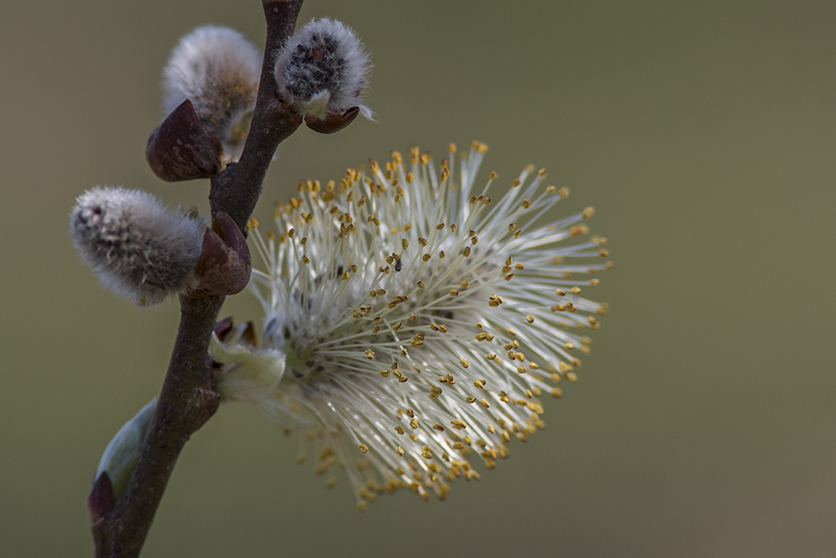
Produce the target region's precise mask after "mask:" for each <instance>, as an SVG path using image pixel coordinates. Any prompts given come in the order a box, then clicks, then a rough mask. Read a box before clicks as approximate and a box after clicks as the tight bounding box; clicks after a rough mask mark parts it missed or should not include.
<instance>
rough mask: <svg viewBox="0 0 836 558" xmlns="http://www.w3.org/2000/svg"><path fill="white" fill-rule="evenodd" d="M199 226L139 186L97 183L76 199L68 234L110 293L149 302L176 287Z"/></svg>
mask: <svg viewBox="0 0 836 558" xmlns="http://www.w3.org/2000/svg"><path fill="white" fill-rule="evenodd" d="M204 224H205V223H203V222H202V221H201V220H199V219H193V218H191V217H189V216H186V215H183V214H182V213H178V212H174V211H169V210H168V209H166V208H165V207H163V205H162V204H161V203H160V202H159V201H158V200H157V198H155V197H154V196H152V195H151V194H148V193H146V192H142V191H141V190H127V189H124V188H113V187H98V188H93V189H92V190H88V191H87V192H85V193H84V194H82V195H81V196H79V197H78V199H77V200H76V206H75V208H73V211H72V213H71V214H70V234H71V235H72V238H73V244H74V245H75V247H76V249H77V250H78V253H79V255H80V256H81V259H82V260H84V262H85V263H87V265H89V266H90V267H91V268H92V270H93V272H94V273H95V274H96V275H97V276H98V277H99V281H100V282H101V283H102V285H103V286H104V287H105V288H107V289H108V290H110V291H112V292H113V293H115V294H116V295H118V296H120V297H122V298H126V299H128V300H130V301H132V302H133V303H134V304H136V305H138V306H151V305H154V304H158V303H160V302H162V301H163V300H164V299H165V298H166V297H167V296H169V295H171V294H174V293H176V292H178V291H179V290H181V289H182V288H183V287H184V286H185V284H186V281H187V279H188V277H189V275H190V274H191V272H192V270H193V269H194V266H195V264H196V263H197V260H198V258H199V257H200V250H201V242H202V236H203V229H204Z"/></svg>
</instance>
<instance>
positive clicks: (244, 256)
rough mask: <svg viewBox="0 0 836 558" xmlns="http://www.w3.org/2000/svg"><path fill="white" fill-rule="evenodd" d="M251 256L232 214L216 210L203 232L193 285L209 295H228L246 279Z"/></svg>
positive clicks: (238, 290)
mask: <svg viewBox="0 0 836 558" xmlns="http://www.w3.org/2000/svg"><path fill="white" fill-rule="evenodd" d="M252 269H253V268H252V258H251V257H250V249H249V247H248V246H247V240H246V239H245V238H244V235H243V234H242V233H241V229H239V228H238V225H236V224H235V221H233V220H232V217H230V216H229V215H227V214H226V213H224V212H223V211H219V212H218V215H217V217H216V218H215V222H214V223H213V224H212V228H211V229H206V232H205V233H204V235H203V244H202V246H201V253H200V259H199V260H198V261H197V265H196V266H195V268H194V278H195V280H196V282H197V286H198V287H199V288H200V289H201V290H202V291H205V292H207V293H210V294H217V295H232V294H238V293H240V292H241V291H243V290H244V288H245V287H246V286H247V283H249V281H250V273H251V272H252Z"/></svg>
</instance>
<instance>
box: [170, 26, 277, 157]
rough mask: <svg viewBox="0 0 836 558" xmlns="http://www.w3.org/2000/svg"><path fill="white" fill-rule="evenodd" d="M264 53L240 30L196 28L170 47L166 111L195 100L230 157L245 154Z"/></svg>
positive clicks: (199, 117)
mask: <svg viewBox="0 0 836 558" xmlns="http://www.w3.org/2000/svg"><path fill="white" fill-rule="evenodd" d="M260 75H261V53H260V52H259V51H258V49H256V48H255V46H253V45H252V44H251V43H250V42H249V41H247V39H245V38H244V37H243V35H241V34H240V33H239V32H238V31H235V30H234V29H229V28H228V27H214V26H211V25H208V26H205V27H198V28H197V29H195V30H194V31H192V32H191V33H189V34H188V35H186V36H185V37H183V38H182V39H180V43H179V44H178V45H177V46H176V47H175V48H174V50H173V51H172V52H171V58H169V60H168V64H167V65H166V67H165V70H164V71H163V110H164V111H165V112H166V113H169V112H171V111H173V110H174V109H175V108H177V106H178V105H180V103H182V102H183V101H185V100H186V99H189V100H191V102H192V105H193V106H194V110H195V113H197V116H198V119H199V120H200V122H201V123H202V124H203V125H204V126H206V128H208V129H209V130H210V131H211V132H212V133H213V134H215V136H217V138H218V139H219V140H221V143H222V144H223V146H224V154H225V156H226V158H227V160H232V161H236V160H238V158H239V157H240V156H241V151H242V150H243V148H244V141H245V140H246V139H247V133H248V132H249V127H250V119H251V118H252V112H253V110H254V108H255V100H256V95H257V93H258V80H259V76H260Z"/></svg>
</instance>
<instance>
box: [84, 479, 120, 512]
mask: <svg viewBox="0 0 836 558" xmlns="http://www.w3.org/2000/svg"><path fill="white" fill-rule="evenodd" d="M115 505H116V498H115V497H114V495H113V483H112V482H110V476H109V475H108V474H107V471H102V472H101V473H100V474H99V475H98V476H97V477H96V480H95V481H93V488H92V489H91V490H90V495H89V496H87V510H88V511H89V512H90V522H91V523H96V522H97V521H99V520H100V519H101V518H103V517H104V516H106V515H107V514H109V513H110V510H112V509H113V506H115Z"/></svg>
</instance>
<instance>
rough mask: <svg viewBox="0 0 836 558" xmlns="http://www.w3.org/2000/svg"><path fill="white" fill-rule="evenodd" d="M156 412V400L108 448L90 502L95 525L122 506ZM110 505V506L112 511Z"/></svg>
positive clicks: (122, 430)
mask: <svg viewBox="0 0 836 558" xmlns="http://www.w3.org/2000/svg"><path fill="white" fill-rule="evenodd" d="M156 410H157V400H156V399H153V400H152V401H151V402H150V403H148V404H147V405H146V406H145V407H143V408H142V410H141V411H139V412H138V413H137V414H136V416H135V417H134V418H132V419H131V420H129V421H128V422H126V423H125V425H124V426H123V427H122V428H120V429H119V432H117V433H116V436H114V437H113V439H112V440H111V441H110V443H109V444H108V445H107V448H105V451H104V454H102V459H101V461H99V468H98V470H97V471H96V480H95V482H94V484H93V490H92V491H91V492H90V497H89V498H88V500H87V505H88V507H89V508H90V517H91V519H92V520H93V521H96V519H97V518H96V517H95V516H94V514H95V515H98V516H99V517H101V516H103V515H105V514H107V512H108V511H110V509H109V507H112V506H113V505H115V504H116V503H117V502H119V500H120V499H121V498H122V496H124V495H125V492H126V491H127V490H128V483H130V481H131V475H132V474H133V471H134V467H136V462H137V461H138V460H139V454H140V453H141V452H142V446H143V445H144V444H145V438H147V437H148V431H149V430H150V428H151V420H152V419H153V418H154V413H155V412H156ZM103 476H104V477H106V480H103V478H102V477H103ZM108 484H109V485H110V486H109V487H108V486H107V485H108ZM91 502H92V505H91ZM108 502H111V503H110V506H109V507H108V505H107V504H108ZM102 512H104V513H102Z"/></svg>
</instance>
